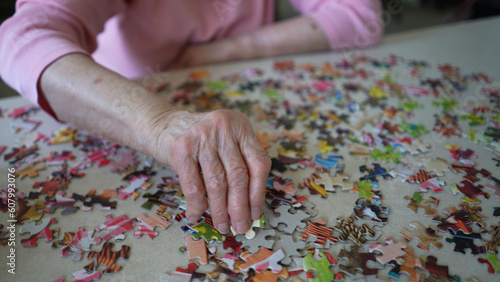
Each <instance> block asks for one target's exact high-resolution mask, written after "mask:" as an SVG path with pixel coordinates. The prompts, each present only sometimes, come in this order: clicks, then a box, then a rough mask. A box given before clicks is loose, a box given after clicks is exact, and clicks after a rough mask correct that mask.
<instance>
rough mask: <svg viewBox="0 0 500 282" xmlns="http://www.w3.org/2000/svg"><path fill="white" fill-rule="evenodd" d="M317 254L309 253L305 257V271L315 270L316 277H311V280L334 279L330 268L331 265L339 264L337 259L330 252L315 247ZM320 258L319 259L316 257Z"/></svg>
mask: <svg viewBox="0 0 500 282" xmlns="http://www.w3.org/2000/svg"><path fill="white" fill-rule="evenodd" d="M314 251H315V255H314V256H313V254H312V253H308V254H307V255H306V256H305V257H304V259H303V265H304V270H305V271H308V272H309V271H310V270H314V271H315V276H314V278H309V281H311V282H321V281H333V279H334V275H333V273H332V271H331V270H330V265H335V264H337V261H336V260H335V259H334V258H333V257H332V256H331V255H330V254H328V253H324V252H322V251H320V250H318V249H315V250H314ZM316 257H317V258H319V259H316Z"/></svg>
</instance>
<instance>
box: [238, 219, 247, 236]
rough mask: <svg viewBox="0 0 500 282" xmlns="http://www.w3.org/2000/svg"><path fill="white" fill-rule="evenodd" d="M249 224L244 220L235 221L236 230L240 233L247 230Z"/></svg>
mask: <svg viewBox="0 0 500 282" xmlns="http://www.w3.org/2000/svg"><path fill="white" fill-rule="evenodd" d="M248 228H249V224H248V222H246V221H240V222H238V223H236V231H237V232H238V233H240V234H245V233H246V232H247V231H248Z"/></svg>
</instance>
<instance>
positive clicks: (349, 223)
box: [335, 215, 375, 246]
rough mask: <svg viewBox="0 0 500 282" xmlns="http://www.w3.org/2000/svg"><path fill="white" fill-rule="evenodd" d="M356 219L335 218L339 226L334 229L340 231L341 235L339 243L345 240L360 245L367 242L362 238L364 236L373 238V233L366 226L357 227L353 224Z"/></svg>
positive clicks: (353, 217)
mask: <svg viewBox="0 0 500 282" xmlns="http://www.w3.org/2000/svg"><path fill="white" fill-rule="evenodd" d="M355 219H356V217H355V216H354V215H351V216H349V217H348V218H347V219H346V220H344V219H342V218H341V217H337V221H338V222H339V224H337V225H336V226H335V229H337V230H338V231H340V232H341V233H342V234H341V235H340V236H339V239H340V240H341V241H347V239H349V238H350V239H351V240H353V241H354V243H356V244H358V245H360V246H361V245H362V244H364V243H366V242H367V239H366V238H365V237H364V234H366V235H368V236H369V237H373V236H375V231H373V229H371V228H370V227H369V226H368V225H367V224H363V225H362V226H357V225H356V224H354V220H355Z"/></svg>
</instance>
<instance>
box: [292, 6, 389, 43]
mask: <svg viewBox="0 0 500 282" xmlns="http://www.w3.org/2000/svg"><path fill="white" fill-rule="evenodd" d="M289 1H290V3H291V4H292V5H293V6H294V8H295V9H296V10H297V11H299V12H300V13H302V14H304V15H306V16H309V17H311V18H313V19H314V20H316V22H317V23H318V24H319V25H320V27H321V28H322V29H323V31H324V32H325V34H326V36H327V37H328V40H329V42H330V48H331V49H333V50H338V49H351V48H363V47H368V46H371V45H375V44H376V43H377V42H378V41H379V40H380V38H381V37H382V34H383V31H384V26H383V22H382V20H381V16H380V13H381V9H382V5H381V3H380V0H289Z"/></svg>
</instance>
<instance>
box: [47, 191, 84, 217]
mask: <svg viewBox="0 0 500 282" xmlns="http://www.w3.org/2000/svg"><path fill="white" fill-rule="evenodd" d="M65 194H66V193H65V192H63V191H59V192H57V194H56V197H55V199H53V200H49V201H48V202H47V206H46V207H45V208H44V209H43V211H44V212H48V213H54V212H55V210H56V209H58V208H62V209H63V210H62V211H61V215H68V214H73V213H75V212H76V211H78V210H79V209H80V207H75V206H74V204H75V202H76V200H75V199H73V198H71V197H69V198H65V197H64V195H65Z"/></svg>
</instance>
